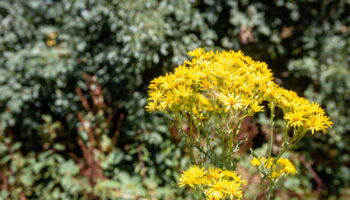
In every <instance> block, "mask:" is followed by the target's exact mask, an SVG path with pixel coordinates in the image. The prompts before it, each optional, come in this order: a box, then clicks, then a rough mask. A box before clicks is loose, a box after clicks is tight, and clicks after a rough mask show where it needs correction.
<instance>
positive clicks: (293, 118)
mask: <svg viewBox="0 0 350 200" xmlns="http://www.w3.org/2000/svg"><path fill="white" fill-rule="evenodd" d="M304 115H305V113H304V112H303V111H294V112H289V113H286V114H285V116H284V119H286V120H287V122H288V125H289V126H291V127H300V126H303V125H304V121H305V118H304Z"/></svg>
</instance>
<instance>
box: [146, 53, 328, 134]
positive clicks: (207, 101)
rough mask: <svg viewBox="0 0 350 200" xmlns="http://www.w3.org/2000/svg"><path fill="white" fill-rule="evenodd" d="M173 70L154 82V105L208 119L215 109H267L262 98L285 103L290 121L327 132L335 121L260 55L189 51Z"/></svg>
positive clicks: (149, 107) (151, 100) (243, 114)
mask: <svg viewBox="0 0 350 200" xmlns="http://www.w3.org/2000/svg"><path fill="white" fill-rule="evenodd" d="M188 54H189V55H190V56H193V58H192V60H190V61H185V62H184V63H183V64H182V65H180V66H178V67H177V68H176V69H175V71H174V72H173V73H170V74H166V75H165V76H160V77H158V78H155V79H153V80H152V81H151V84H150V85H149V91H148V92H149V99H148V100H149V102H148V105H147V106H146V108H147V110H148V111H162V112H165V113H170V114H176V113H180V114H182V115H183V114H189V115H191V116H193V117H196V118H199V119H208V118H210V117H211V116H212V114H213V112H216V113H233V114H234V115H235V116H239V117H242V118H244V117H246V116H251V115H253V114H254V113H256V112H260V111H263V106H262V102H263V101H268V102H274V103H275V105H276V106H278V107H280V108H282V110H283V112H284V113H285V115H284V118H285V120H286V121H287V124H288V126H289V127H293V128H301V129H302V130H305V131H311V132H312V133H314V132H315V131H323V132H324V133H325V132H326V129H327V128H328V127H331V125H332V122H330V121H329V118H328V117H327V116H326V115H325V112H324V110H323V109H322V108H321V107H320V106H319V105H318V104H317V103H311V102H309V101H308V100H306V99H304V98H301V97H299V96H298V95H297V94H296V93H295V92H292V91H288V90H286V89H283V88H281V87H280V86H279V85H277V84H276V83H274V82H273V74H272V73H271V71H270V69H268V67H267V64H266V63H264V62H259V61H254V60H252V59H251V58H250V57H248V56H244V55H243V53H242V52H240V51H238V52H235V51H222V52H218V51H217V52H213V51H208V52H205V51H204V50H203V49H202V48H198V49H195V50H193V51H191V52H188Z"/></svg>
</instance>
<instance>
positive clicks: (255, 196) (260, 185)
mask: <svg viewBox="0 0 350 200" xmlns="http://www.w3.org/2000/svg"><path fill="white" fill-rule="evenodd" d="M265 178H266V176H264V177H263V178H262V179H261V180H260V183H259V187H258V190H257V191H256V193H255V195H254V200H256V198H257V197H258V195H259V193H260V190H261V188H262V184H263V182H264V180H265Z"/></svg>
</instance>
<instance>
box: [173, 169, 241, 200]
mask: <svg viewBox="0 0 350 200" xmlns="http://www.w3.org/2000/svg"><path fill="white" fill-rule="evenodd" d="M245 184H247V182H246V181H245V180H242V179H241V178H240V176H238V175H237V173H236V172H234V171H230V170H222V169H219V168H209V170H208V171H206V170H205V169H204V168H200V167H199V166H197V165H195V166H192V167H191V168H189V169H188V170H185V171H184V172H182V175H181V177H180V179H179V185H180V187H182V186H185V185H188V186H190V187H194V186H195V185H199V186H200V187H198V188H199V189H202V192H203V193H204V194H205V196H206V199H209V200H213V199H215V200H220V199H222V200H226V199H230V200H231V199H232V200H233V199H241V198H242V197H243V192H242V185H245Z"/></svg>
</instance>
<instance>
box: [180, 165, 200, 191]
mask: <svg viewBox="0 0 350 200" xmlns="http://www.w3.org/2000/svg"><path fill="white" fill-rule="evenodd" d="M206 173H207V172H206V171H205V169H204V168H200V167H199V166H197V165H194V166H192V167H191V168H189V169H188V170H186V171H183V172H182V174H181V177H180V179H179V186H180V187H183V186H185V185H189V186H190V187H193V186H194V185H198V184H203V183H205V182H206V181H207V179H206V176H205V175H206Z"/></svg>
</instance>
